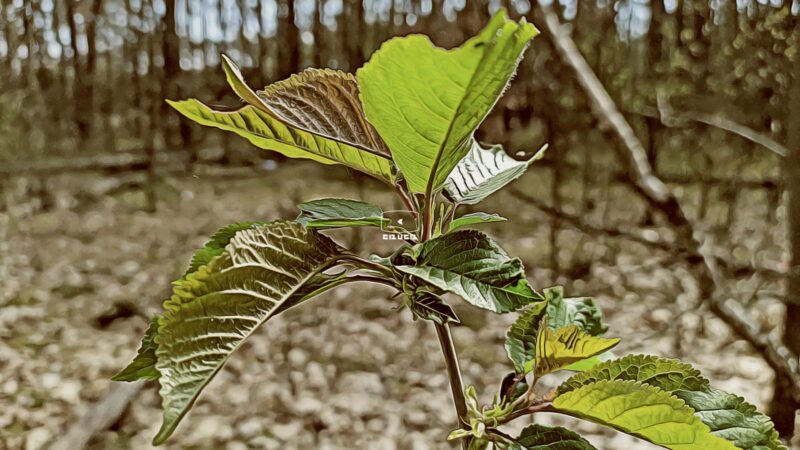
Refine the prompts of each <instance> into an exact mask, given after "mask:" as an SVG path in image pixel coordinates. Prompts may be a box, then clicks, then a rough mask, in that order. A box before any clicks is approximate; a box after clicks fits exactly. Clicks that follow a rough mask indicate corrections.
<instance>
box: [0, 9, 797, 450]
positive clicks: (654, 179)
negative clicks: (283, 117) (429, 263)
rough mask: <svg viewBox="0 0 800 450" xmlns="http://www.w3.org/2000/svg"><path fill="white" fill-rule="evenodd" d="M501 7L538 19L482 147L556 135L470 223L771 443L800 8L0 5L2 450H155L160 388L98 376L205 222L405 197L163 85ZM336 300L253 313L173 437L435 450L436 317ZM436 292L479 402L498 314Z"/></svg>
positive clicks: (275, 71)
mask: <svg viewBox="0 0 800 450" xmlns="http://www.w3.org/2000/svg"><path fill="white" fill-rule="evenodd" d="M501 7H505V8H507V9H508V10H509V12H510V14H511V15H512V16H514V17H519V16H525V17H526V18H527V19H528V20H529V21H531V22H533V23H534V24H535V25H536V26H537V27H538V28H540V29H541V30H542V35H541V36H540V37H538V38H537V39H535V41H534V44H533V45H532V46H531V48H530V49H529V50H528V52H527V54H526V58H525V60H524V61H523V62H522V65H521V66H520V70H519V73H518V74H517V76H516V78H515V80H514V81H513V83H512V85H511V87H510V89H509V90H508V92H507V93H506V95H505V97H504V98H503V100H502V101H501V103H500V104H499V105H498V106H497V108H496V109H495V111H494V113H493V114H492V115H491V116H490V117H489V118H488V120H487V121H486V123H485V124H484V125H483V127H482V129H481V138H482V140H485V141H486V142H500V143H503V144H504V145H505V147H506V149H507V150H508V151H509V152H510V153H512V154H515V153H516V152H519V151H521V152H530V151H533V150H535V149H537V148H539V147H540V146H541V145H542V144H543V143H549V145H550V148H549V150H548V153H547V155H546V157H545V159H544V160H542V161H539V162H537V163H535V164H534V165H533V166H532V168H531V169H530V170H529V171H528V173H527V174H526V175H525V176H524V177H523V178H522V179H521V180H519V181H517V182H516V183H515V184H514V185H513V186H512V188H511V189H510V190H509V192H506V193H501V194H498V195H496V196H494V197H492V198H490V199H489V200H487V202H486V204H482V205H481V209H482V210H484V211H489V212H498V213H500V214H503V215H505V216H506V217H509V218H511V222H510V225H509V226H508V227H500V226H497V227H495V226H494V225H490V226H486V227H485V228H486V231H487V232H489V233H490V234H493V235H496V236H497V237H498V239H499V240H500V242H502V243H503V244H504V245H506V246H507V248H509V249H514V250H513V253H515V254H518V255H520V256H521V257H522V258H523V260H524V261H525V264H526V266H527V267H528V272H529V275H530V276H531V278H532V282H533V284H534V286H536V287H539V288H541V287H546V286H550V285H553V284H557V283H559V284H563V285H565V286H566V290H567V292H568V293H571V294H573V295H594V296H596V297H597V298H598V300H599V301H600V303H601V305H602V306H603V307H604V309H605V310H606V314H607V318H608V321H609V322H610V323H611V324H612V334H615V335H619V336H622V337H623V338H624V339H623V342H624V343H625V344H624V345H623V347H621V349H620V352H645V351H646V352H648V353H658V354H663V355H665V356H673V357H680V358H683V359H686V360H687V361H690V362H692V363H694V364H697V365H699V366H700V367H701V368H702V369H703V371H704V373H706V374H707V375H708V376H709V377H710V378H711V379H712V380H713V381H715V382H716V383H717V384H719V385H720V386H721V387H722V388H725V389H726V390H730V391H733V392H737V393H739V394H740V395H742V396H744V397H746V398H747V400H748V401H750V402H752V403H754V404H756V405H758V406H759V407H760V408H764V409H765V410H768V411H770V414H771V415H772V417H773V420H774V421H775V422H776V424H777V426H778V428H779V429H780V431H781V433H782V435H783V436H784V437H785V438H786V439H787V442H791V439H792V437H793V435H794V433H795V432H794V431H793V430H794V429H795V426H796V422H797V418H796V417H797V416H796V411H797V410H798V409H800V384H799V381H800V371H798V359H797V356H796V355H797V354H800V271H797V270H791V268H792V267H796V266H797V264H798V263H797V261H800V256H795V257H794V260H793V257H792V254H795V255H800V1H798V0H710V1H688V0H663V1H662V0H585V1H579V0H562V1H560V2H555V3H549V2H547V3H545V4H536V3H533V4H532V3H531V2H528V1H520V0H491V1H484V0H475V1H472V0H469V1H467V0H460V1H458V0H453V1H451V0H364V1H363V2H362V1H346V0H175V1H171V0H0V80H2V81H1V83H2V84H0V193H1V194H2V195H1V196H0V449H14V450H16V449H25V450H38V449H44V448H53V449H58V448H66V449H70V450H74V449H76V448H93V449H107V448H108V449H128V448H130V449H140V448H149V443H148V442H149V439H150V438H151V437H152V435H153V432H154V429H155V427H156V426H157V424H158V420H159V416H160V413H159V402H158V399H157V395H156V392H155V389H153V386H151V385H147V386H144V387H142V386H130V385H112V383H110V382H109V381H108V378H109V377H110V376H111V375H112V374H113V373H114V372H115V371H116V370H117V369H119V368H120V367H122V366H123V364H124V363H126V362H127V361H128V358H129V357H130V356H131V355H132V354H133V352H134V351H135V349H136V346H137V343H138V338H139V336H140V335H141V332H142V331H143V329H144V328H145V327H146V317H147V316H149V314H150V313H151V312H152V311H153V310H154V309H155V308H157V307H158V305H159V303H160V299H163V298H165V296H166V295H167V293H168V291H169V282H170V281H171V280H172V279H175V278H177V277H178V276H179V275H180V274H181V273H182V271H183V268H184V267H183V264H184V263H185V262H186V261H187V260H188V255H189V254H190V252H191V250H192V248H194V247H197V246H199V245H201V244H202V243H203V241H204V240H205V239H206V237H207V236H208V235H209V234H210V233H212V232H213V231H214V230H215V229H217V228H218V227H220V226H223V225H225V224H227V223H230V222H232V221H237V220H245V219H252V220H265V219H272V218H277V217H279V216H283V217H292V216H293V215H294V214H296V210H295V209H294V206H293V205H294V204H295V203H296V202H298V201H302V200H307V199H310V198H312V197H317V196H323V195H325V196H343V197H361V198H365V199H366V200H369V201H372V202H375V203H379V204H380V203H383V204H384V205H385V206H388V205H386V204H387V203H390V204H392V205H394V206H395V207H396V208H395V209H400V208H399V206H400V205H397V204H394V203H392V201H391V200H390V197H389V194H388V193H383V192H380V190H379V189H377V185H373V184H372V182H371V181H369V180H366V179H363V178H362V177H360V176H359V175H358V174H355V173H350V172H348V171H347V170H346V169H344V168H330V167H325V168H321V167H319V166H316V165H314V164H313V163H310V162H292V161H286V160H284V159H282V158H281V157H280V156H279V155H277V154H274V153H269V152H264V151H259V150H256V149H254V148H252V147H250V146H249V145H248V144H247V143H246V142H245V141H244V140H242V139H239V138H235V137H233V136H232V135H226V134H224V133H223V132H220V131H218V130H212V129H203V128H201V127H199V126H196V125H194V124H190V123H188V122H186V121H184V120H182V119H181V118H180V117H179V115H178V114H177V113H176V112H174V111H172V110H170V109H169V108H168V106H167V105H166V104H165V103H164V101H163V99H165V98H171V99H181V98H186V97H197V98H199V99H200V100H203V101H205V102H209V103H212V104H227V105H231V106H233V105H236V104H237V102H238V100H237V99H236V98H235V96H234V95H233V93H232V92H231V90H230V89H229V88H228V86H227V84H226V82H225V79H224V75H223V73H222V70H221V68H220V65H219V62H220V56H219V55H220V53H221V52H224V53H226V54H228V55H229V56H231V57H232V58H233V59H234V60H235V61H237V62H238V63H239V64H240V65H241V66H242V69H243V72H244V74H245V76H246V78H247V79H248V80H250V83H251V85H253V86H259V85H266V84H269V83H270V82H273V81H276V80H280V79H283V78H285V77H287V76H289V75H290V74H292V73H295V72H298V71H300V70H302V69H303V68H306V67H332V68H338V69H342V70H345V71H351V72H353V71H355V69H357V68H358V67H360V66H361V65H362V64H363V63H364V62H365V61H366V60H368V58H369V55H370V54H371V53H372V52H373V51H374V50H376V49H377V48H378V46H379V45H380V43H381V42H382V41H384V40H386V39H388V38H390V37H392V36H395V35H403V34H407V33H411V32H422V33H426V34H429V35H430V36H431V38H432V40H433V41H434V42H435V43H436V44H438V45H440V46H444V47H451V46H455V45H458V44H460V43H461V42H462V41H463V40H464V39H466V38H467V37H469V36H472V35H473V34H474V33H476V32H477V31H478V30H479V29H480V28H481V27H482V26H483V25H484V24H485V23H486V22H487V20H488V18H489V17H490V15H491V14H492V13H493V12H494V11H496V10H497V9H498V8H501ZM409 64H413V61H409ZM351 180H355V181H356V183H354V184H351V183H349V181H351ZM663 188H666V189H663ZM384 209H387V208H386V207H385V208H384ZM388 209H391V208H388ZM339 236H340V237H341V238H342V239H346V240H347V241H348V242H350V243H351V244H353V245H356V246H361V248H362V249H373V248H374V246H375V245H378V246H379V247H380V245H384V244H381V243H380V242H379V235H377V234H370V232H368V231H356V232H345V233H342V234H340V235H339ZM376 242H377V244H376ZM328 297H330V298H326V299H321V300H318V301H317V302H316V305H312V306H311V307H309V308H302V309H301V310H299V311H295V310H292V311H290V312H289V313H287V314H286V315H285V316H283V317H279V318H277V319H275V320H274V321H273V322H270V324H269V326H268V327H265V328H267V329H266V330H264V331H263V332H262V333H260V336H258V337H256V339H253V342H252V343H250V344H248V345H247V346H245V347H244V348H243V349H242V353H244V355H238V357H234V358H233V360H232V361H231V364H230V366H229V368H228V369H226V370H225V371H224V373H223V374H222V376H220V377H218V379H217V380H216V381H215V382H214V386H212V387H211V388H210V389H208V390H207V394H206V395H205V396H204V398H203V399H202V400H201V401H200V403H199V404H198V407H197V408H196V409H195V410H194V412H192V413H191V414H190V416H189V418H188V420H187V421H186V423H185V424H184V425H182V427H181V429H179V430H178V433H177V434H176V438H175V439H174V440H173V441H171V442H170V443H169V444H168V447H169V448H191V449H219V448H225V449H227V450H242V449H248V448H250V449H262V448H282V449H293V448H305V449H307V448H319V449H323V448H325V449H339V448H342V449H344V448H371V449H389V450H391V449H395V448H397V449H406V448H408V449H425V448H450V447H449V446H448V444H446V443H444V440H443V439H444V437H445V436H446V434H447V431H448V430H449V429H450V428H451V427H452V422H453V420H452V411H451V410H450V408H451V406H450V400H449V397H448V396H449V394H448V392H447V388H446V379H445V378H444V375H443V364H442V361H441V359H440V357H439V354H438V351H437V350H436V349H435V339H433V338H432V337H433V332H432V330H431V329H429V327H427V326H425V324H420V323H412V322H411V320H410V319H409V318H408V317H405V314H396V313H394V312H393V311H392V310H391V307H392V306H393V304H392V302H391V301H388V300H387V298H386V297H387V295H386V292H384V291H382V290H381V288H370V289H359V290H358V291H346V290H342V291H341V292H339V293H335V294H333V295H330V296H328ZM315 306H316V308H315ZM458 308H459V309H458V311H459V315H460V316H462V319H463V321H464V324H463V326H460V327H457V328H456V329H455V330H454V333H455V337H456V340H457V344H458V346H459V349H460V351H461V357H462V359H463V366H464V371H465V377H466V379H467V382H468V383H470V384H475V385H477V386H478V387H479V390H482V391H483V392H485V395H487V396H488V395H491V392H492V390H493V389H494V384H493V383H495V382H496V381H497V380H499V379H500V377H501V376H502V375H503V374H504V371H505V370H506V367H507V365H506V363H505V362H504V361H503V360H504V355H503V353H502V345H501V344H500V343H501V342H502V338H503V333H504V330H505V327H506V326H507V325H508V323H509V322H510V320H511V318H510V317H501V318H491V319H490V318H487V317H484V316H483V315H482V314H481V313H480V312H476V311H472V310H470V309H469V308H468V307H462V306H458ZM431 345H433V346H434V347H432V346H431ZM420 349H425V350H429V351H420ZM140 390H141V392H140ZM537 420H539V417H538V416H537ZM543 420H553V421H556V422H555V423H566V422H557V420H560V419H553V418H543ZM585 431H587V432H588V433H591V434H590V440H591V441H592V442H594V443H596V445H598V447H599V448H608V449H611V448H632V447H633V446H636V448H648V447H647V446H646V445H645V444H642V443H640V442H637V443H635V444H633V443H631V441H626V440H624V438H622V437H620V436H617V435H616V434H614V433H609V432H605V433H601V432H599V431H598V430H596V429H594V428H591V427H590V428H587V429H586V430H585ZM797 440H798V438H796V437H795V445H798V447H797V448H800V443H798V442H797Z"/></svg>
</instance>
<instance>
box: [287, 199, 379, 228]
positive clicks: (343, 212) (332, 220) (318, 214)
mask: <svg viewBox="0 0 800 450" xmlns="http://www.w3.org/2000/svg"><path fill="white" fill-rule="evenodd" d="M297 207H298V208H300V211H302V213H300V216H298V217H297V222H298V223H302V224H303V225H305V226H307V227H309V228H340V227H368V226H374V227H380V226H381V225H385V224H388V223H389V221H388V220H386V219H384V218H383V211H382V210H381V208H379V207H377V206H375V205H372V204H370V203H367V202H362V201H359V200H350V199H346V198H321V199H317V200H311V201H309V202H305V203H300V204H299V205H297Z"/></svg>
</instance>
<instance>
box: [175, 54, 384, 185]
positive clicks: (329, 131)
mask: <svg viewBox="0 0 800 450" xmlns="http://www.w3.org/2000/svg"><path fill="white" fill-rule="evenodd" d="M223 67H224V69H225V73H226V76H227V79H228V82H229V83H230V85H231V86H232V87H233V89H234V91H236V93H237V94H238V95H239V96H240V97H241V98H242V99H243V100H245V101H246V102H247V103H248V105H246V106H244V107H242V108H240V109H237V110H234V111H229V110H215V109H213V108H210V107H208V106H206V105H204V104H202V103H200V102H199V101H197V100H194V99H191V100H185V101H178V102H173V101H168V103H169V104H170V105H171V106H172V107H174V108H175V109H177V110H178V111H179V112H180V113H181V114H183V115H185V116H186V117H188V118H190V119H192V120H194V121H195V122H198V123H200V124H202V125H207V126H213V127H217V128H220V129H222V130H227V131H232V132H234V133H236V134H238V135H240V136H242V137H244V138H246V139H247V140H249V141H250V142H251V143H252V144H254V145H255V146H257V147H260V148H263V149H266V150H272V151H276V152H279V153H282V154H284V155H286V156H288V157H290V158H306V159H312V160H314V161H317V162H321V163H323V164H344V165H346V166H348V167H350V168H352V169H355V170H358V171H361V172H364V173H366V174H368V175H371V176H373V177H376V178H378V179H381V180H383V181H386V182H387V183H394V181H395V177H396V174H395V169H394V163H393V162H392V159H391V156H390V155H389V153H388V150H387V148H386V144H385V143H384V142H383V141H382V140H381V139H380V137H379V136H378V134H377V132H375V130H374V129H373V128H372V126H371V125H369V123H367V122H366V119H365V118H364V114H363V111H362V108H361V104H360V103H359V100H358V84H357V83H356V81H355V78H353V76H352V75H347V74H345V73H343V72H338V71H333V70H319V69H308V70H306V71H305V72H303V73H301V74H299V75H294V76H292V77H290V78H288V79H286V80H284V81H280V82H278V83H275V84H273V85H270V86H267V87H266V88H265V90H264V91H261V92H260V93H259V94H256V93H255V92H253V91H252V90H251V89H250V88H249V87H248V86H247V85H246V84H245V83H244V81H243V80H242V76H241V73H240V72H239V69H238V68H237V67H236V66H235V65H233V63H231V62H230V60H228V59H227V58H223Z"/></svg>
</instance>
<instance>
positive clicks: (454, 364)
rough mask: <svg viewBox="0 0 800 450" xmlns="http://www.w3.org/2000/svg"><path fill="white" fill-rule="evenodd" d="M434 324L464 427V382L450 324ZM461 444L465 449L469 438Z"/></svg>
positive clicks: (459, 423)
mask: <svg viewBox="0 0 800 450" xmlns="http://www.w3.org/2000/svg"><path fill="white" fill-rule="evenodd" d="M434 326H436V335H437V336H438V337H439V345H440V346H441V347H442V354H443V355H444V364H445V367H446V368H447V377H448V378H449V379H450V390H451V391H452V393H453V404H454V405H455V407H456V414H457V415H458V426H459V428H464V429H466V428H467V423H466V422H465V418H466V417H467V402H466V400H465V399H464V383H463V382H462V381H461V369H460V368H459V367H458V355H457V354H456V348H455V346H454V345H453V336H452V335H451V334H450V325H448V324H447V323H444V324H441V325H440V324H438V323H435V322H434ZM461 446H462V448H463V449H464V450H466V449H467V448H468V447H469V440H468V439H462V440H461Z"/></svg>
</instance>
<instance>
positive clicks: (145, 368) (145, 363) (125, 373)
mask: <svg viewBox="0 0 800 450" xmlns="http://www.w3.org/2000/svg"><path fill="white" fill-rule="evenodd" d="M158 317H159V316H153V318H152V319H150V326H148V327H147V331H145V333H144V337H143V338H142V343H141V345H140V346H139V351H138V352H137V353H136V356H135V357H134V358H133V361H131V363H130V364H128V366H127V367H125V368H124V369H122V370H121V371H120V372H119V373H118V374H116V375H114V376H113V377H112V378H111V379H112V380H114V381H145V380H157V379H158V377H160V376H161V374H160V373H159V372H158V369H156V348H157V346H156V343H155V341H154V340H153V339H154V338H155V336H156V333H157V332H158Z"/></svg>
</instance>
